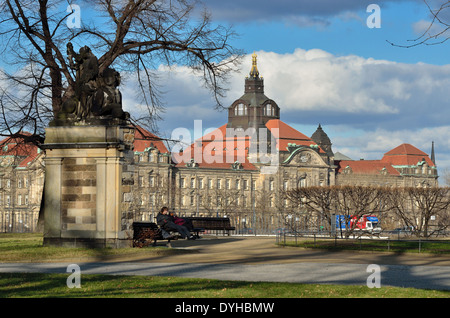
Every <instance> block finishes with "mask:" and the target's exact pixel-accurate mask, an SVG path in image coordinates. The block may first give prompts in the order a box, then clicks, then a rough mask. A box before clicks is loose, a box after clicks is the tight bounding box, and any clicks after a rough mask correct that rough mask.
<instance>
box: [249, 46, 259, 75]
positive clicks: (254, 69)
mask: <svg viewBox="0 0 450 318" xmlns="http://www.w3.org/2000/svg"><path fill="white" fill-rule="evenodd" d="M256 58H257V55H256V53H255V52H253V55H252V69H251V71H250V77H252V78H258V77H259V71H258V66H257V61H256Z"/></svg>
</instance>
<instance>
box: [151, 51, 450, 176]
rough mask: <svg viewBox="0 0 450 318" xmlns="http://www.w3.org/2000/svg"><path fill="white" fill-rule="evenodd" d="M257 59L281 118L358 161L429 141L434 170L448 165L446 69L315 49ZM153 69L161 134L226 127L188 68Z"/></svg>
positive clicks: (238, 82) (234, 87) (240, 82)
mask: <svg viewBox="0 0 450 318" xmlns="http://www.w3.org/2000/svg"><path fill="white" fill-rule="evenodd" d="M256 53H257V54H258V68H259V71H260V74H261V76H263V77H264V81H265V83H264V84H265V94H266V95H267V96H268V97H269V98H272V99H274V100H275V101H276V102H277V103H278V105H279V106H280V108H281V119H282V120H284V121H286V122H289V124H291V123H297V124H298V125H299V126H302V125H303V126H305V125H312V126H317V124H318V123H321V124H322V126H324V127H325V129H327V128H326V127H333V130H331V131H327V133H328V134H329V136H330V138H331V139H332V142H333V144H334V147H337V148H336V149H342V151H341V150H339V151H341V152H342V153H344V154H346V155H348V156H350V157H354V156H356V158H357V159H359V158H358V157H360V156H361V157H365V158H366V159H377V158H381V157H382V155H383V154H384V153H385V152H387V151H389V150H390V149H392V148H394V147H396V146H398V145H400V144H401V143H405V142H407V143H411V144H413V145H415V146H416V147H418V148H419V149H422V150H423V151H425V152H427V153H428V152H429V148H430V147H431V141H435V143H436V147H437V150H436V152H437V158H438V160H439V162H438V164H440V165H441V166H442V165H445V166H448V167H450V145H449V138H448V136H449V135H450V126H449V125H448V118H450V108H449V107H448V105H447V103H448V88H449V87H450V65H444V66H435V65H429V64H423V63H418V64H404V63H396V62H391V61H385V60H375V59H371V58H368V59H366V58H362V57H359V56H354V55H349V56H335V55H333V54H330V53H328V52H326V51H323V50H319V49H314V50H302V49H297V50H295V51H294V52H293V53H289V54H277V53H274V52H264V51H260V52H256ZM250 67H251V56H250V55H248V56H246V57H245V59H244V61H243V63H242V70H241V72H239V73H238V74H234V75H233V76H232V78H231V79H230V85H229V93H228V96H227V98H226V99H225V100H224V105H225V106H226V105H230V104H231V103H232V102H233V101H234V100H236V99H238V98H239V97H240V96H241V95H242V94H243V93H244V79H245V77H246V76H247V75H248V72H249V70H250ZM159 71H160V74H161V87H162V89H163V90H164V91H165V92H166V95H164V100H165V102H166V108H167V112H166V113H165V115H164V119H165V120H164V122H163V123H161V125H160V126H161V128H163V129H165V130H168V131H170V130H172V129H174V128H177V127H186V128H188V129H190V128H191V127H192V126H193V121H194V120H196V119H201V120H203V121H204V127H211V126H214V127H219V126H220V125H222V124H224V123H226V122H227V112H220V113H219V112H216V111H214V110H213V108H214V101H213V99H212V98H211V95H210V92H208V91H207V90H206V89H205V88H204V87H203V85H202V82H201V80H200V79H199V78H198V77H196V76H195V75H194V74H192V72H191V71H190V70H188V69H187V68H184V67H173V69H172V71H171V72H170V73H167V69H165V68H160V70H159ZM337 127H340V128H337ZM333 132H335V133H333ZM346 150H350V151H351V153H346ZM438 154H439V155H438Z"/></svg>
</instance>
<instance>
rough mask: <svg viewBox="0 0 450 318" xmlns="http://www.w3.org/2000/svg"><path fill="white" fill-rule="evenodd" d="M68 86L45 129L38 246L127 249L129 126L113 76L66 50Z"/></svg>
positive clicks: (86, 54) (86, 55) (84, 55)
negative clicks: (41, 238)
mask: <svg viewBox="0 0 450 318" xmlns="http://www.w3.org/2000/svg"><path fill="white" fill-rule="evenodd" d="M67 53H68V57H69V60H70V66H71V68H72V69H73V70H74V71H75V72H76V79H75V85H73V86H74V87H73V88H72V89H71V90H70V91H69V92H68V97H67V98H66V100H65V102H64V103H63V105H62V109H61V111H60V112H59V113H58V114H57V115H56V116H55V119H54V120H53V121H52V122H51V123H50V124H49V127H48V128H47V129H46V138H45V142H44V145H43V148H44V149H45V152H46V156H45V179H46V180H45V188H44V245H45V246H71V247H83V246H88V247H125V246H132V237H133V232H132V222H133V214H132V213H131V211H130V205H131V203H132V202H131V200H132V185H133V182H134V181H133V180H134V178H133V173H134V166H133V160H134V159H133V158H134V157H133V142H134V127H133V126H132V125H131V124H130V121H129V114H128V113H126V112H124V111H123V109H122V97H121V94H120V91H119V89H118V86H119V84H120V74H119V73H118V72H117V71H115V70H114V69H112V68H106V69H105V70H103V71H101V72H100V71H99V64H98V61H97V58H96V57H95V55H94V54H93V53H92V52H91V50H90V48H89V47H87V46H85V47H83V48H81V49H80V51H79V53H76V52H74V50H73V47H72V44H70V43H69V44H68V45H67Z"/></svg>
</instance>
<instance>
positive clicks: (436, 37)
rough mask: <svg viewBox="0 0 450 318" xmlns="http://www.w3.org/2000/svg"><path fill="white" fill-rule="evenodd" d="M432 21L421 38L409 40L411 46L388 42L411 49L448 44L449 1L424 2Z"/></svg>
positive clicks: (449, 25)
mask: <svg viewBox="0 0 450 318" xmlns="http://www.w3.org/2000/svg"><path fill="white" fill-rule="evenodd" d="M423 2H424V3H425V5H426V7H427V9H428V12H429V14H430V18H431V21H430V22H429V24H428V27H427V28H426V29H425V30H424V31H423V32H422V34H421V35H420V36H418V37H417V38H415V39H412V40H408V42H409V44H406V45H399V44H394V43H392V42H390V41H387V42H388V43H390V44H391V45H393V46H398V47H405V48H411V47H414V46H419V45H437V44H442V43H444V42H446V41H447V40H448V39H449V38H450V33H449V30H450V1H447V0H437V1H430V0H423Z"/></svg>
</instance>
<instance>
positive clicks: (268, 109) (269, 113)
mask: <svg viewBox="0 0 450 318" xmlns="http://www.w3.org/2000/svg"><path fill="white" fill-rule="evenodd" d="M266 116H273V114H272V104H267V105H266Z"/></svg>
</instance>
